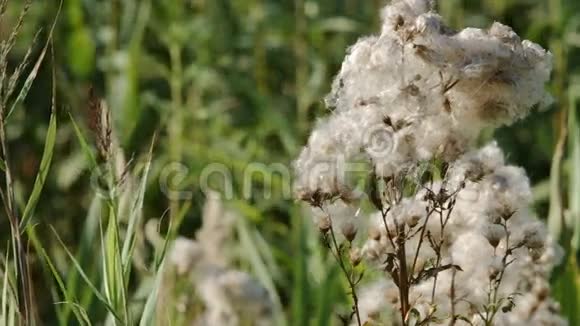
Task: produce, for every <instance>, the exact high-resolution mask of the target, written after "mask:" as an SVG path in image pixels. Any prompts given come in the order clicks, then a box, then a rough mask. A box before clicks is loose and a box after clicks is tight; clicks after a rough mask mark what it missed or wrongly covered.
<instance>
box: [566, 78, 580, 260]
mask: <svg viewBox="0 0 580 326" xmlns="http://www.w3.org/2000/svg"><path fill="white" fill-rule="evenodd" d="M568 93H569V103H570V109H569V112H568V114H569V115H568V133H569V137H568V142H569V159H570V177H569V186H568V191H569V196H568V201H569V203H568V205H569V214H570V219H569V221H570V222H571V224H572V225H571V227H572V228H573V230H574V235H573V237H572V248H573V249H574V250H575V251H576V252H579V250H580V121H579V120H580V114H579V112H578V111H580V107H578V105H577V102H578V101H579V100H580V84H575V85H573V86H570V88H569V90H568Z"/></svg>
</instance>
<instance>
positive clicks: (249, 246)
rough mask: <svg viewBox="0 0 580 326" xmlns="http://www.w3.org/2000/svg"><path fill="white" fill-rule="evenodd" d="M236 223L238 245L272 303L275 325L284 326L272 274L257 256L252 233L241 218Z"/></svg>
mask: <svg viewBox="0 0 580 326" xmlns="http://www.w3.org/2000/svg"><path fill="white" fill-rule="evenodd" d="M237 222H238V223H237V224H236V227H237V231H238V236H239V239H240V245H241V246H242V247H243V248H244V250H243V252H244V253H246V254H247V259H248V260H249V261H250V263H251V266H252V269H253V270H254V273H255V274H256V276H257V278H258V280H260V282H261V283H262V284H263V285H264V286H265V287H266V289H267V290H268V294H269V295H270V298H271V299H272V301H273V302H274V307H275V310H276V311H275V312H274V313H275V317H276V319H277V320H276V321H277V325H281V326H282V325H286V321H285V320H284V317H283V315H282V304H281V302H280V297H279V296H278V292H277V291H276V286H275V285H274V280H272V273H270V272H269V270H268V267H267V266H266V264H265V263H264V260H263V259H262V257H261V256H260V254H259V252H260V251H259V249H258V248H257V247H256V244H255V240H254V237H253V236H252V233H253V231H251V230H250V227H249V226H248V225H247V222H246V221H245V220H244V219H243V218H238V219H237Z"/></svg>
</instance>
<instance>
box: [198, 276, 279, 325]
mask: <svg viewBox="0 0 580 326" xmlns="http://www.w3.org/2000/svg"><path fill="white" fill-rule="evenodd" d="M195 283H196V289H197V292H198V295H199V296H200V299H201V300H202V301H203V302H204V305H205V307H206V311H205V312H204V314H203V317H202V321H200V323H199V324H200V325H202V324H203V325H226V326H229V325H231V326H238V325H243V324H244V322H248V321H252V322H253V323H257V325H264V326H265V325H271V324H270V323H271V322H272V320H271V311H272V303H271V300H270V297H269V295H268V292H267V291H266V289H265V288H264V287H263V286H262V285H261V284H260V283H258V282H257V281H256V280H255V279H254V278H252V277H251V276H250V275H248V274H246V273H244V272H241V271H236V270H226V269H220V268H213V267H207V268H204V269H203V270H201V271H200V272H199V273H198V274H197V275H196V282H195ZM204 323H205V324H204Z"/></svg>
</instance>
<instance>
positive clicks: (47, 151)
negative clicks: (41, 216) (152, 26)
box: [20, 72, 57, 230]
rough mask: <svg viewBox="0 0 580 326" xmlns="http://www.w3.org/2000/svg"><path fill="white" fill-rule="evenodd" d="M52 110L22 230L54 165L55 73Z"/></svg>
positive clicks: (30, 216) (21, 226)
mask: <svg viewBox="0 0 580 326" xmlns="http://www.w3.org/2000/svg"><path fill="white" fill-rule="evenodd" d="M52 83H53V85H52V88H53V89H52V109H51V111H52V112H51V115H50V122H49V123H48V131H47V133H46V140H45V143H44V152H43V154H42V159H41V161H40V168H39V171H38V174H37V175H36V181H35V182H34V187H33V188H32V193H31V194H30V197H29V198H28V202H27V203H26V207H25V208H24V213H23V214H22V220H21V221H20V228H21V229H22V230H24V229H25V227H26V225H27V224H28V222H29V221H30V219H31V218H32V215H33V214H34V209H35V208H36V205H37V204H38V200H39V199H40V194H41V193H42V189H43V188H44V183H45V182H46V177H47V176H48V171H49V169H50V165H51V163H52V156H53V153H54V144H55V142H56V120H57V117H56V103H55V96H56V81H55V78H54V72H53V81H52Z"/></svg>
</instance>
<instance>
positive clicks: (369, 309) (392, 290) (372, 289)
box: [351, 280, 399, 325]
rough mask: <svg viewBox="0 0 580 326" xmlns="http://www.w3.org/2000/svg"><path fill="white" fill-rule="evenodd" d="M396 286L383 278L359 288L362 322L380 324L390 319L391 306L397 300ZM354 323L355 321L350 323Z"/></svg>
mask: <svg viewBox="0 0 580 326" xmlns="http://www.w3.org/2000/svg"><path fill="white" fill-rule="evenodd" d="M398 299H399V297H398V290H397V288H396V286H395V285H394V284H393V283H391V282H387V281H385V280H379V281H377V282H375V283H372V284H368V285H366V286H365V287H363V288H361V290H360V298H359V303H360V311H359V313H360V317H361V322H362V323H363V324H368V325H382V324H385V323H387V322H388V321H390V320H392V318H391V315H392V314H393V313H394V312H393V311H389V307H393V306H395V305H396V304H397V302H398ZM351 325H356V322H355V323H353V324H351Z"/></svg>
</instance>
